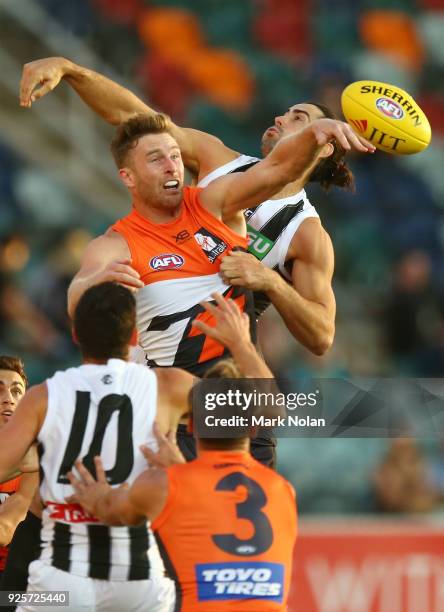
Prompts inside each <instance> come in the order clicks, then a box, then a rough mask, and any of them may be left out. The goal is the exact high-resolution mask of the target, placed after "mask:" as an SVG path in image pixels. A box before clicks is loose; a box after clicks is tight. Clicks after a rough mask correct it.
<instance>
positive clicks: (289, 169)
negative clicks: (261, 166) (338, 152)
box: [268, 127, 321, 188]
mask: <svg viewBox="0 0 444 612" xmlns="http://www.w3.org/2000/svg"><path fill="white" fill-rule="evenodd" d="M320 149H321V147H320V146H319V145H318V143H317V140H316V136H315V134H314V132H313V130H312V129H311V128H310V127H308V128H305V129H304V130H303V131H302V132H299V133H298V134H293V135H291V136H287V137H285V138H282V140H281V141H280V142H279V143H278V144H277V145H276V147H275V148H274V149H273V151H272V152H271V153H270V155H269V156H268V158H269V161H270V162H272V164H273V165H274V166H275V174H276V177H275V180H276V182H277V186H278V187H279V188H280V187H282V186H284V185H286V184H288V183H291V182H292V181H295V180H300V179H303V178H304V177H306V176H309V175H310V174H311V171H312V170H313V168H314V166H315V165H316V163H317V155H318V153H319V151H320Z"/></svg>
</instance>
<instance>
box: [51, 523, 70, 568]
mask: <svg viewBox="0 0 444 612" xmlns="http://www.w3.org/2000/svg"><path fill="white" fill-rule="evenodd" d="M52 548H53V554H52V564H53V566H54V567H57V568H58V569H60V570H63V571H64V572H69V570H70V567H71V560H70V552H71V527H70V526H69V525H66V524H65V523H57V522H55V523H54V538H53V541H52Z"/></svg>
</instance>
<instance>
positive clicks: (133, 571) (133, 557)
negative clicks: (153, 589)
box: [128, 523, 150, 580]
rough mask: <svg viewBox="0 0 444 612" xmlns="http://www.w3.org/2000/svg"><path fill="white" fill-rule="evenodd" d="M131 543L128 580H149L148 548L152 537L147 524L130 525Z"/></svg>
mask: <svg viewBox="0 0 444 612" xmlns="http://www.w3.org/2000/svg"><path fill="white" fill-rule="evenodd" d="M128 536H129V543H130V544H129V545H130V566H129V572H128V580H147V579H148V578H149V577H150V561H149V559H148V548H149V545H150V538H149V533H148V527H147V524H146V523H144V524H143V525H138V526H137V527H128Z"/></svg>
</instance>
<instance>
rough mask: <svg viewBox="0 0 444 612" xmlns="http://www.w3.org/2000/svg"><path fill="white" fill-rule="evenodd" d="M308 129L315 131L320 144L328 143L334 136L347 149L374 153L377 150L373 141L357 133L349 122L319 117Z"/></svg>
mask: <svg viewBox="0 0 444 612" xmlns="http://www.w3.org/2000/svg"><path fill="white" fill-rule="evenodd" d="M307 129H311V130H312V131H313V134H314V136H315V138H316V142H317V143H318V145H320V146H322V145H325V144H327V142H330V141H331V140H332V139H333V138H334V139H335V140H336V141H337V142H338V143H339V144H340V145H341V146H342V147H344V149H345V150H346V151H350V150H351V149H356V150H357V151H361V152H362V153H374V152H375V150H376V147H375V146H374V145H373V144H372V143H371V142H369V141H368V140H366V139H365V138H363V137H362V136H359V135H358V134H355V132H354V131H353V130H352V128H351V127H350V126H349V125H348V123H344V121H336V119H317V120H316V121H313V123H311V124H310V126H309V128H307Z"/></svg>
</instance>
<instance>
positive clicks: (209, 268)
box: [113, 187, 254, 375]
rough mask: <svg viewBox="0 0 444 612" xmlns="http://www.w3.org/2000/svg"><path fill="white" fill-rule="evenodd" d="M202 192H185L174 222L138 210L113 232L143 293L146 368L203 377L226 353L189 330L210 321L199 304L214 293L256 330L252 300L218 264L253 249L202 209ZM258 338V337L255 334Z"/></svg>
mask: <svg viewBox="0 0 444 612" xmlns="http://www.w3.org/2000/svg"><path fill="white" fill-rule="evenodd" d="M201 191H202V190H201V189H197V188H192V187H185V188H184V194H183V195H184V197H183V202H182V211H181V213H180V215H179V217H178V218H177V219H175V220H174V221H172V222H170V223H152V222H151V221H150V220H149V219H146V218H145V217H143V216H142V215H140V214H139V213H138V212H137V211H136V210H134V209H133V210H132V212H131V213H130V214H129V215H128V216H127V217H124V218H123V219H120V220H119V221H117V223H115V225H113V229H114V230H115V231H116V232H119V233H120V234H122V236H123V237H124V238H125V240H126V242H127V243H128V247H129V249H130V252H131V258H132V264H131V265H132V266H133V268H135V269H136V270H137V271H138V272H139V274H140V278H141V280H142V281H143V282H144V284H145V287H143V288H142V289H139V291H138V292H137V327H138V331H139V344H140V346H141V347H142V349H143V350H144V352H145V357H146V361H147V363H148V365H151V366H176V367H180V368H183V369H185V370H188V371H190V372H192V373H193V374H197V375H199V374H201V373H203V372H204V371H205V369H207V368H208V367H209V366H210V365H212V364H213V363H214V362H215V361H216V360H217V359H219V358H221V357H222V356H223V355H224V354H226V350H225V348H224V347H223V346H222V345H221V344H220V343H218V342H216V341H215V340H213V339H211V338H208V337H207V336H206V335H205V334H202V332H200V331H199V330H197V329H195V328H193V327H192V326H191V322H192V321H193V319H195V318H196V317H197V318H198V319H199V320H201V321H204V322H205V323H208V322H210V324H211V319H212V316H211V315H209V314H208V313H207V312H206V311H205V309H204V308H203V307H202V306H201V305H200V302H201V301H208V300H209V301H211V297H210V296H211V294H212V293H213V292H215V291H217V292H219V293H221V294H222V295H224V296H225V297H226V298H229V297H231V298H233V299H234V300H235V301H236V302H237V304H238V305H239V306H240V308H241V309H242V310H246V311H248V313H249V314H250V321H251V325H252V328H253V327H254V314H253V308H252V295H251V293H250V292H247V291H245V290H244V289H242V288H239V287H236V288H234V287H230V286H228V285H226V284H225V283H224V282H223V281H222V278H221V276H220V274H219V268H220V262H221V260H222V258H223V257H224V255H226V254H227V253H228V252H229V251H230V249H234V248H242V249H244V250H246V248H247V238H246V237H242V236H239V235H238V234H236V233H235V232H234V231H232V230H231V229H230V228H229V227H228V226H227V225H225V223H223V222H222V221H220V220H219V219H217V218H216V217H215V216H214V215H212V214H211V213H210V212H209V211H207V210H206V209H205V208H203V207H202V205H201V203H200V201H199V193H200V192H201ZM253 335H254V334H253Z"/></svg>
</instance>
